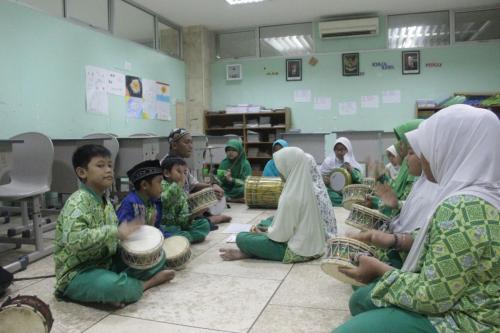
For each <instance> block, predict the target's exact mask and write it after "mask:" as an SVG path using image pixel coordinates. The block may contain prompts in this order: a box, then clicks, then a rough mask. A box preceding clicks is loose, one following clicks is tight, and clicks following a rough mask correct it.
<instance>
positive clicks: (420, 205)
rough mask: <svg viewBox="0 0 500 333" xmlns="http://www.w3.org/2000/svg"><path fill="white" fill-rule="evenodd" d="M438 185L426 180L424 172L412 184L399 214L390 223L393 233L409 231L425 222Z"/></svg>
mask: <svg viewBox="0 0 500 333" xmlns="http://www.w3.org/2000/svg"><path fill="white" fill-rule="evenodd" d="M438 190H439V186H438V185H437V184H436V183H433V182H431V181H428V180H427V178H426V177H425V175H424V174H422V175H421V176H420V177H419V178H418V180H417V181H416V182H415V184H413V186H412V188H411V192H410V194H409V195H408V198H407V199H406V201H405V203H404V205H403V208H401V214H399V216H398V218H396V219H395V220H394V221H392V222H391V224H390V227H389V229H390V231H391V232H393V233H410V232H412V231H414V230H416V229H419V228H421V227H422V226H423V225H425V224H426V222H427V218H428V217H429V215H430V213H432V212H431V211H430V210H431V209H432V208H433V204H434V203H435V200H436V196H437V194H438Z"/></svg>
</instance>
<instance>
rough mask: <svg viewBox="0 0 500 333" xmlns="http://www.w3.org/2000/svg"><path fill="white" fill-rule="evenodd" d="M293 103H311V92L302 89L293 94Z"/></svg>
mask: <svg viewBox="0 0 500 333" xmlns="http://www.w3.org/2000/svg"><path fill="white" fill-rule="evenodd" d="M293 101H294V102H295V103H309V102H310V101H311V90H310V89H302V90H295V91H294V92H293Z"/></svg>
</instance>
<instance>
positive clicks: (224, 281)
mask: <svg viewBox="0 0 500 333" xmlns="http://www.w3.org/2000/svg"><path fill="white" fill-rule="evenodd" d="M335 213H336V217H337V224H338V227H339V234H344V233H345V232H347V231H348V230H349V228H350V227H348V226H346V225H345V224H344V220H345V218H346V217H347V214H348V211H346V210H344V209H343V208H335ZM226 214H228V215H231V216H232V217H233V222H235V223H252V224H253V223H257V222H258V221H260V220H261V219H264V218H266V217H268V216H272V214H273V211H271V210H257V209H248V208H247V206H246V205H243V204H232V205H231V208H230V209H228V210H227V211H226ZM12 223H15V221H14V222H11V223H9V224H7V225H2V226H0V232H3V231H2V230H4V229H5V228H7V226H9V225H11V224H12ZM228 225H229V224H225V225H221V227H220V228H219V230H217V231H215V232H211V233H210V234H209V236H208V238H207V240H206V241H205V242H203V243H201V244H195V245H192V253H193V255H192V257H191V261H190V262H189V264H188V266H187V267H186V268H185V269H184V270H182V271H179V272H177V275H176V277H175V279H174V280H173V281H172V282H170V283H167V284H164V285H161V286H159V287H156V288H153V289H150V290H148V291H146V292H145V293H144V296H143V298H142V299H141V300H140V301H138V302H137V303H134V304H130V305H128V306H127V307H125V308H124V309H120V310H113V309H107V308H106V307H103V308H99V309H96V308H92V307H88V306H83V305H79V304H75V303H69V302H61V301H57V300H56V299H55V298H54V296H53V287H54V282H55V280H54V278H46V279H38V280H32V281H19V282H16V283H14V284H13V285H12V286H11V287H10V289H9V290H8V294H10V295H17V294H24V295H37V296H38V297H39V298H40V299H42V300H43V301H44V302H46V303H47V304H49V306H50V309H51V311H52V315H53V317H54V319H55V322H54V326H53V328H52V331H51V332H54V333H73V332H74V333H77V332H88V333H115V332H116V333H137V332H139V331H142V332H145V333H146V332H148V333H150V332H153V333H154V332H173V333H195V332H197V333H205V332H206V333H209V332H250V333H280V332H286V333H291V332H307V333H316V332H317V333H320V332H330V331H331V330H332V329H333V328H335V327H337V326H338V325H339V324H341V323H342V322H344V321H345V320H346V319H347V318H348V317H349V311H348V307H347V303H348V300H349V296H350V294H351V287H350V286H349V285H345V284H342V283H340V282H338V281H336V280H334V279H333V278H331V277H329V276H328V275H326V274H324V273H323V272H322V271H321V269H320V265H319V263H320V260H316V261H313V262H309V263H301V264H293V265H285V264H282V263H279V262H271V261H264V260H254V259H247V260H241V261H231V262H226V261H223V260H222V259H221V258H220V257H219V255H218V250H219V248H221V247H227V246H235V244H234V243H226V239H227V237H228V236H229V234H226V233H223V231H224V229H225V228H226V227H227V226H228ZM46 237H47V241H48V242H50V241H51V238H53V232H49V233H47V234H46ZM25 248H26V249H27V250H26V249H25ZM26 251H29V247H23V248H22V249H21V250H8V249H6V247H5V246H3V247H0V264H2V265H5V264H6V263H8V262H9V260H10V261H11V260H12V259H13V258H17V257H18V256H19V255H20V254H23V252H26ZM53 272H54V265H53V260H52V256H50V257H46V258H44V259H42V260H39V261H38V262H35V263H32V264H31V265H29V266H28V269H27V270H26V271H23V272H20V273H18V274H16V277H28V276H39V275H48V274H53ZM4 298H5V297H4ZM0 301H1V302H3V299H1V300H0Z"/></svg>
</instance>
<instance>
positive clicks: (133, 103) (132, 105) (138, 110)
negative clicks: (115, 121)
mask: <svg viewBox="0 0 500 333" xmlns="http://www.w3.org/2000/svg"><path fill="white" fill-rule="evenodd" d="M125 100H126V101H127V117H129V118H135V119H143V116H142V109H143V101H142V98H138V97H125Z"/></svg>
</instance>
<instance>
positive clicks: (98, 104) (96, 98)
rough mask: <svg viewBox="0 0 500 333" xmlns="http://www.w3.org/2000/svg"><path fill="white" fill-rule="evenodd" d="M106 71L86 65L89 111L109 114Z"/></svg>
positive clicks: (87, 105)
mask: <svg viewBox="0 0 500 333" xmlns="http://www.w3.org/2000/svg"><path fill="white" fill-rule="evenodd" d="M106 72H107V71H106V70H105V69H102V68H98V67H94V66H85V78H86V84H85V86H86V109H87V112H89V113H98V114H108V96H107V94H106V75H107V73H106Z"/></svg>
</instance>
